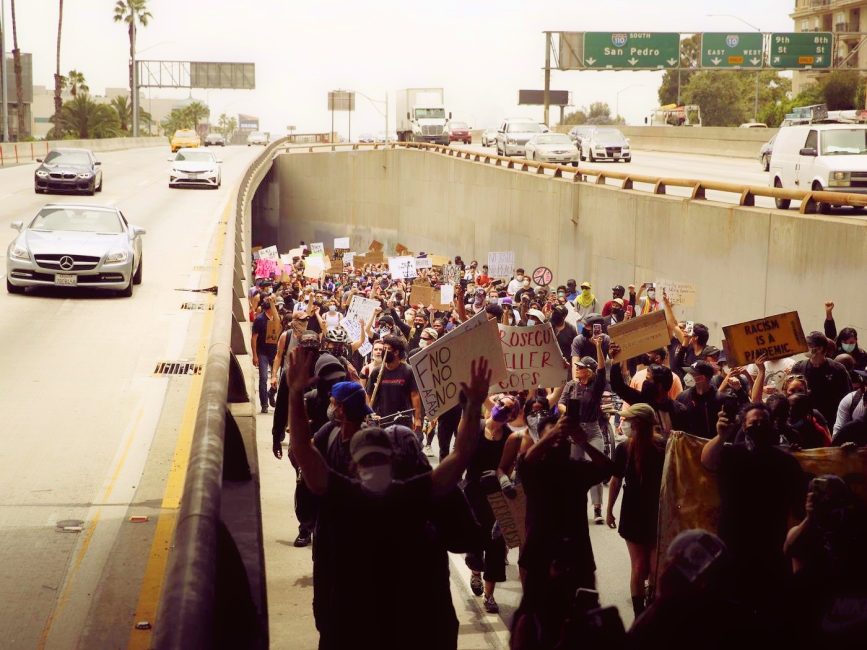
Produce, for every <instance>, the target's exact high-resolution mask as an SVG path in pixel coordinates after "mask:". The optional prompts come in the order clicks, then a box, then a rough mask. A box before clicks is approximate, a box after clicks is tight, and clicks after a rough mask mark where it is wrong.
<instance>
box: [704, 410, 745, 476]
mask: <svg viewBox="0 0 867 650" xmlns="http://www.w3.org/2000/svg"><path fill="white" fill-rule="evenodd" d="M736 429H737V424H735V423H734V422H732V421H731V420H729V419H728V417H726V414H725V412H724V411H720V412H719V416H718V418H717V422H716V437H715V438H713V439H712V440H709V441H708V442H707V443H705V445H704V449H702V450H701V464H702V465H703V466H704V468H705V469H706V470H707V471H709V472H716V471H717V470H718V469H719V463H720V458H722V450H723V446H724V445H725V443H727V442H728V441H729V440H731V439H732V437H733V436H734V434H735V430H736Z"/></svg>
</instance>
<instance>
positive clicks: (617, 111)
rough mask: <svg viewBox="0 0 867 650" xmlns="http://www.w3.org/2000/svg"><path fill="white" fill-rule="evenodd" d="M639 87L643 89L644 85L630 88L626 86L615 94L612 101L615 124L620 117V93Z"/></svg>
mask: <svg viewBox="0 0 867 650" xmlns="http://www.w3.org/2000/svg"><path fill="white" fill-rule="evenodd" d="M639 86H640V87H642V88H643V87H644V84H632V85H631V86H626V88H621V89H620V90H618V91H617V93H616V94H615V100H614V121H615V122H616V121H617V119H618V118H619V117H620V93H622V92H624V91H626V90H629V89H630V88H638V87H639Z"/></svg>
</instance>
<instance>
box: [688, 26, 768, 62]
mask: <svg viewBox="0 0 867 650" xmlns="http://www.w3.org/2000/svg"><path fill="white" fill-rule="evenodd" d="M764 41H765V37H764V34H762V33H760V32H747V33H745V34H732V33H726V32H722V33H716V34H714V33H707V32H706V33H704V34H702V35H701V67H702V68H761V67H762V62H763V61H762V60H763V54H764Z"/></svg>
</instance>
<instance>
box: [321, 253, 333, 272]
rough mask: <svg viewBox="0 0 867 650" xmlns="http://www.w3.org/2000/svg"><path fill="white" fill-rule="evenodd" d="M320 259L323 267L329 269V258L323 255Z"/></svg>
mask: <svg viewBox="0 0 867 650" xmlns="http://www.w3.org/2000/svg"><path fill="white" fill-rule="evenodd" d="M322 261H323V268H324V269H325V270H326V271H330V270H331V258H330V257H328V256H327V255H326V256H325V257H323V258H322Z"/></svg>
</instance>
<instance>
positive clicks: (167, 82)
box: [136, 61, 256, 90]
mask: <svg viewBox="0 0 867 650" xmlns="http://www.w3.org/2000/svg"><path fill="white" fill-rule="evenodd" d="M136 64H137V65H138V70H137V73H138V75H137V77H138V83H137V85H138V87H139V88H226V89H234V90H255V88H256V64H254V63H217V62H211V61H136Z"/></svg>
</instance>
